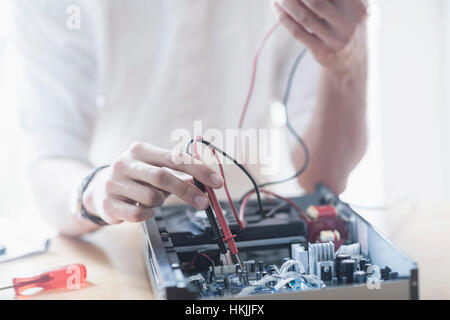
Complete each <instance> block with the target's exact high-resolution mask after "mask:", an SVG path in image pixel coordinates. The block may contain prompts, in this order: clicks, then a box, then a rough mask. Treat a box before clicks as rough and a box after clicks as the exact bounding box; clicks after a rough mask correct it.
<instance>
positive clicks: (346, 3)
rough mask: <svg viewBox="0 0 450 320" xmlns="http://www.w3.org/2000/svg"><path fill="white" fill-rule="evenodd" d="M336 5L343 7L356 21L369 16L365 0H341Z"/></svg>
mask: <svg viewBox="0 0 450 320" xmlns="http://www.w3.org/2000/svg"><path fill="white" fill-rule="evenodd" d="M336 5H337V6H338V7H340V8H342V11H343V12H345V13H346V14H347V15H348V16H349V17H350V19H351V20H352V21H353V22H354V23H359V22H361V21H362V20H363V19H364V18H365V17H366V16H367V3H366V1H363V0H341V1H337V2H336Z"/></svg>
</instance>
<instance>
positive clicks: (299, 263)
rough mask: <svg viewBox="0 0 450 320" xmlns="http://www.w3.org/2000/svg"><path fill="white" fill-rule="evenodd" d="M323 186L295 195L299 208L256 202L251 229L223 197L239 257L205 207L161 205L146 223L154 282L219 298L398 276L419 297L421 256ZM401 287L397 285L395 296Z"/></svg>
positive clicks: (169, 291)
mask: <svg viewBox="0 0 450 320" xmlns="http://www.w3.org/2000/svg"><path fill="white" fill-rule="evenodd" d="M320 191H321V192H316V193H314V194H310V195H306V196H303V197H299V198H295V199H294V201H295V202H296V204H297V205H298V206H299V207H300V208H301V212H300V213H299V212H298V210H294V209H293V208H292V206H286V205H283V204H282V202H280V201H275V200H272V199H271V200H267V201H265V202H264V209H265V212H264V213H263V214H262V215H261V213H260V212H258V210H257V204H256V203H252V202H250V203H249V206H248V215H247V217H246V222H247V226H246V228H245V229H244V230H240V229H239V227H238V226H237V223H236V222H235V221H234V219H233V215H232V214H230V210H229V208H228V207H227V204H226V203H223V208H224V212H225V216H226V219H227V220H228V223H229V225H230V228H231V230H232V231H233V233H234V234H236V238H235V239H236V243H237V246H238V248H239V257H240V262H241V263H236V261H234V262H232V260H231V259H230V257H229V256H226V255H224V254H222V253H221V252H220V251H219V250H218V247H217V245H216V244H215V243H214V241H211V239H210V238H211V233H210V232H211V231H210V228H209V225H208V221H207V219H206V217H205V216H204V215H203V213H202V212H201V211H196V210H195V209H193V208H190V207H187V206H174V207H169V208H164V209H163V210H159V211H158V212H157V214H156V217H155V219H154V220H153V221H150V222H147V223H146V225H145V231H146V234H147V237H148V239H149V240H150V241H149V242H148V243H149V244H151V245H152V247H150V248H151V249H150V251H149V262H150V266H149V270H150V271H151V275H153V277H151V279H155V280H157V281H159V282H156V281H155V283H154V284H153V286H154V287H155V288H159V290H160V291H161V290H165V291H161V292H164V294H165V297H171V298H172V299H178V298H182V299H186V298H189V297H190V298H202V299H215V298H227V297H237V298H239V297H246V296H256V295H261V296H274V297H275V296H277V295H278V294H294V295H295V294H297V293H302V292H306V291H309V292H313V291H318V292H319V291H322V290H321V289H327V288H334V289H338V290H345V291H347V290H354V288H357V287H362V288H363V289H365V290H366V291H363V295H365V294H368V295H369V296H370V295H376V294H381V292H382V293H383V294H385V295H389V294H390V293H389V292H390V290H388V289H385V290H384V291H378V290H368V289H366V288H369V289H370V288H378V286H379V285H380V284H381V285H384V286H385V285H386V284H389V283H393V284H395V285H394V286H393V288H396V286H400V285H407V287H406V288H409V289H407V290H406V291H407V292H412V293H408V294H409V295H410V296H412V297H415V296H416V292H417V287H413V286H412V284H415V285H416V283H415V282H414V281H413V280H411V279H414V278H415V277H416V276H417V267H416V266H415V264H414V262H412V261H411V260H410V259H409V258H408V257H406V256H405V255H404V254H402V253H401V252H400V251H398V249H397V248H395V247H394V246H393V245H392V244H391V243H390V242H388V241H387V240H386V239H385V238H383V237H382V236H381V235H379V234H378V233H377V232H376V231H375V230H373V229H372V228H371V227H370V225H368V224H367V222H365V221H364V220H362V219H361V218H360V217H359V216H358V215H357V214H356V213H354V212H353V211H352V210H351V209H350V208H349V207H348V206H347V205H345V204H343V203H342V202H340V201H339V199H338V198H336V197H335V196H334V195H333V194H332V193H331V192H329V191H328V190H327V189H325V188H323V189H320ZM152 270H153V271H152ZM161 288H162V289H161ZM385 288H390V287H386V286H385ZM408 290H409V291H408ZM156 292H157V290H156ZM323 292H324V294H325V292H335V291H329V290H323ZM355 292H356V291H355ZM398 292H400V291H399V290H398V289H393V290H392V294H393V296H395V295H396V294H398ZM328 294H330V293H328ZM413 294H414V295H413ZM359 295H360V293H355V297H357V298H358V297H359Z"/></svg>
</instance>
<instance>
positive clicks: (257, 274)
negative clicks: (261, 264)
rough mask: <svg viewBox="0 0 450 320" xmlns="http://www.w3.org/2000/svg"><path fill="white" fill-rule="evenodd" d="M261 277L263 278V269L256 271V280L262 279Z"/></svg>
mask: <svg viewBox="0 0 450 320" xmlns="http://www.w3.org/2000/svg"><path fill="white" fill-rule="evenodd" d="M261 278H262V273H261V271H258V272H256V280H261Z"/></svg>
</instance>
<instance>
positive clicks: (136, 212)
mask: <svg viewBox="0 0 450 320" xmlns="http://www.w3.org/2000/svg"><path fill="white" fill-rule="evenodd" d="M165 168H170V169H173V170H176V171H180V172H184V173H186V174H188V175H190V176H192V177H195V178H196V179H198V180H199V181H200V182H202V183H203V184H205V185H207V186H210V187H212V188H216V189H217V188H221V187H222V186H223V179H222V177H221V176H220V175H218V174H217V173H216V172H215V171H214V170H213V169H211V168H210V167H209V166H208V165H206V164H204V163H203V162H201V161H199V160H197V159H194V158H193V157H191V156H189V155H188V154H185V153H181V152H175V151H170V150H165V149H161V148H158V147H155V146H152V145H150V144H146V143H139V142H138V143H134V144H133V145H132V146H131V147H130V148H129V149H128V150H127V151H125V152H124V153H123V154H122V155H121V156H119V157H118V158H117V159H116V160H115V161H114V162H113V163H112V165H111V166H110V167H108V168H105V169H103V170H102V171H100V172H98V174H97V175H96V176H95V177H94V179H93V180H92V181H91V183H90V184H89V186H88V188H87V189H86V191H85V193H84V197H83V204H84V206H85V208H86V210H87V211H88V212H89V213H91V214H94V215H97V216H99V217H101V218H102V219H103V220H105V221H106V222H107V223H109V224H116V223H120V222H122V221H131V222H139V221H145V220H148V219H150V218H151V217H152V216H153V214H154V208H155V207H159V206H161V205H162V204H163V202H164V201H165V199H166V198H167V197H168V196H169V195H170V194H174V195H175V196H177V197H178V198H180V199H181V200H184V201H185V202H187V203H188V204H190V205H192V206H194V207H195V208H197V209H199V210H202V209H206V208H207V207H208V205H209V199H208V197H207V195H206V194H204V193H203V192H202V191H200V189H198V188H197V187H196V186H194V185H193V184H192V183H189V182H188V181H186V180H183V179H180V178H178V177H176V176H175V175H173V174H172V173H170V172H169V171H168V170H167V169H165ZM137 202H138V203H139V206H137V205H136V203H137Z"/></svg>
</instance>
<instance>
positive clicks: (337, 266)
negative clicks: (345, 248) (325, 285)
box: [334, 253, 350, 280]
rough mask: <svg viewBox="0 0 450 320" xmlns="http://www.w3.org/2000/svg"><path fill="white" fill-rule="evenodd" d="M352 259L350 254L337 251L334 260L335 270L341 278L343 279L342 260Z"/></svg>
mask: <svg viewBox="0 0 450 320" xmlns="http://www.w3.org/2000/svg"><path fill="white" fill-rule="evenodd" d="M347 259H350V256H349V255H348V254H344V253H337V254H336V258H335V261H334V270H335V275H336V277H337V278H338V280H339V279H341V262H342V261H344V260H347Z"/></svg>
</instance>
